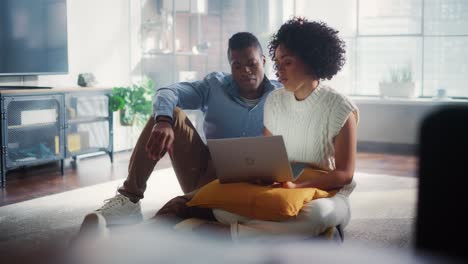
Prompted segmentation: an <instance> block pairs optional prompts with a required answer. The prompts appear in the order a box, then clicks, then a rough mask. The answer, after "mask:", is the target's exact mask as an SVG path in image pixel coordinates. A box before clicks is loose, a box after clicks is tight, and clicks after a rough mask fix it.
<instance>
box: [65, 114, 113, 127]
mask: <svg viewBox="0 0 468 264" xmlns="http://www.w3.org/2000/svg"><path fill="white" fill-rule="evenodd" d="M103 121H109V118H108V117H95V116H92V117H78V118H74V119H70V120H68V124H71V125H72V124H86V123H97V122H103Z"/></svg>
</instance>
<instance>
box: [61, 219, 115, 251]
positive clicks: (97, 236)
mask: <svg viewBox="0 0 468 264" xmlns="http://www.w3.org/2000/svg"><path fill="white" fill-rule="evenodd" d="M108 236H109V230H108V229H107V224H106V220H105V219H104V217H103V216H102V215H101V214H99V213H90V214H87V215H86V216H85V218H84V219H83V223H82V224H81V227H80V231H79V232H78V234H76V235H75V236H74V237H72V239H71V240H70V243H69V246H70V247H83V246H84V245H87V244H89V242H92V241H94V242H96V241H101V240H103V239H107V238H108Z"/></svg>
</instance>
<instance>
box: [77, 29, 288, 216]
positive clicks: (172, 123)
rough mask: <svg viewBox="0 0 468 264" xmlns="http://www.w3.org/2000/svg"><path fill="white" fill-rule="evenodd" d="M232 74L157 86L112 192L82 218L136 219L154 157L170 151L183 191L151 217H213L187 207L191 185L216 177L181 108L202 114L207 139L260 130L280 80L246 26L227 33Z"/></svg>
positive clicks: (253, 133)
mask: <svg viewBox="0 0 468 264" xmlns="http://www.w3.org/2000/svg"><path fill="white" fill-rule="evenodd" d="M227 55H228V60H229V63H230V65H231V74H227V73H221V72H214V73H211V74H208V75H207V76H206V77H205V78H204V79H203V80H201V81H196V82H191V83H189V82H183V83H177V84H173V85H170V86H168V87H163V88H160V89H158V90H157V92H156V94H155V98H154V104H153V107H154V116H153V118H151V119H150V120H149V121H148V123H147V124H146V126H145V128H144V129H143V131H142V133H141V135H140V137H139V139H138V141H137V144H136V146H135V148H134V150H133V153H132V156H131V158H130V164H129V168H128V177H127V179H126V180H125V182H124V185H123V186H122V187H120V188H119V190H118V192H119V194H117V195H116V196H115V197H113V198H110V199H108V200H107V202H106V203H105V204H104V205H103V206H102V207H101V208H100V209H98V210H96V211H95V212H94V213H92V214H89V215H88V216H86V218H85V221H86V220H87V219H96V215H102V216H103V217H104V219H105V220H106V222H107V224H118V223H123V222H127V221H128V220H131V219H133V220H139V219H141V217H142V215H141V208H140V202H139V200H140V199H143V197H144V196H143V194H144V192H145V189H146V182H147V180H148V178H149V176H150V175H151V173H152V171H153V169H154V167H155V165H156V163H157V162H158V161H159V160H160V159H161V158H162V157H163V156H164V155H165V153H166V152H168V153H169V155H170V158H171V161H172V165H173V168H174V171H175V173H176V175H177V178H178V180H179V184H180V186H181V187H182V190H183V192H184V193H185V195H183V196H179V197H176V198H174V199H172V200H171V201H169V202H168V203H167V204H166V205H164V206H163V208H162V209H161V210H160V211H159V212H158V213H157V214H156V217H158V216H160V217H163V216H164V217H169V218H176V219H185V218H189V217H201V218H207V219H213V215H212V213H211V210H210V209H202V208H196V207H195V208H193V207H187V206H186V205H185V203H186V202H187V201H189V200H190V199H191V198H192V197H193V195H194V194H195V193H196V191H197V190H198V189H199V188H200V187H202V186H204V185H205V184H207V183H209V182H210V181H212V180H214V179H216V175H215V171H214V168H213V165H212V163H211V158H210V153H209V151H208V148H207V146H206V145H205V143H204V142H203V141H202V139H201V138H200V136H199V134H198V133H197V131H196V130H195V128H194V127H193V125H192V124H191V122H190V121H189V119H188V118H187V117H186V115H185V114H184V112H183V111H182V110H181V109H198V110H201V111H202V112H203V113H204V115H205V122H204V132H205V135H206V138H207V139H215V138H231V137H249V136H260V135H262V131H263V105H264V103H265V99H266V97H267V95H268V94H269V93H270V92H271V91H273V90H274V89H276V88H278V87H280V86H281V85H280V84H279V83H278V82H276V81H270V80H268V79H267V77H266V76H265V72H264V65H265V56H264V55H263V51H262V48H261V45H260V43H259V42H258V40H257V38H256V37H255V36H254V35H252V34H251V33H248V32H240V33H236V34H234V35H233V36H232V37H231V38H230V39H229V47H228V52H227Z"/></svg>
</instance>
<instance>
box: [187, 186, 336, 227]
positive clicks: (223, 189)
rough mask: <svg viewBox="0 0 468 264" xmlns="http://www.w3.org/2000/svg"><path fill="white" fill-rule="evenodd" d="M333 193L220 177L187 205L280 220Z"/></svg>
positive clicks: (294, 214)
mask: <svg viewBox="0 0 468 264" xmlns="http://www.w3.org/2000/svg"><path fill="white" fill-rule="evenodd" d="M333 194H334V192H326V191H323V190H320V189H317V188H298V189H285V188H273V187H269V186H262V185H257V184H251V183H229V184H220V183H219V180H214V181H212V182H210V183H208V184H207V185H205V186H203V187H202V188H201V189H200V190H199V191H198V192H197V194H196V195H195V196H194V197H193V199H192V200H191V201H189V202H188V203H187V205H188V206H199V207H205V208H218V209H223V210H226V211H229V212H232V213H236V214H239V215H242V216H245V217H249V218H254V219H260V220H268V221H281V220H286V219H289V218H292V217H295V216H297V214H298V213H299V211H300V210H301V208H302V207H303V206H304V204H305V203H307V202H309V201H310V200H312V199H318V198H324V197H330V196H332V195H333Z"/></svg>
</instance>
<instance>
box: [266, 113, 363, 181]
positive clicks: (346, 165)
mask: <svg viewBox="0 0 468 264" xmlns="http://www.w3.org/2000/svg"><path fill="white" fill-rule="evenodd" d="M356 128H357V125H356V117H355V116H354V114H351V115H350V116H349V117H348V119H347V120H346V122H345V124H344V126H343V127H342V128H341V130H340V132H339V133H338V135H337V136H336V137H335V139H334V143H333V144H334V147H335V165H336V169H335V170H334V171H331V172H330V173H327V174H318V175H315V176H314V177H312V178H311V179H310V180H307V181H304V182H302V183H297V184H296V183H294V182H284V183H282V187H284V188H304V187H314V188H318V189H322V190H333V189H338V188H341V187H343V186H344V185H346V184H348V183H350V182H351V181H352V179H353V175H354V166H355V160H356V145H357V143H356V142H357V136H356ZM264 133H265V132H264Z"/></svg>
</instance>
